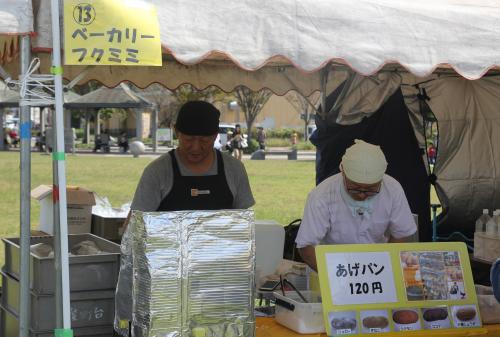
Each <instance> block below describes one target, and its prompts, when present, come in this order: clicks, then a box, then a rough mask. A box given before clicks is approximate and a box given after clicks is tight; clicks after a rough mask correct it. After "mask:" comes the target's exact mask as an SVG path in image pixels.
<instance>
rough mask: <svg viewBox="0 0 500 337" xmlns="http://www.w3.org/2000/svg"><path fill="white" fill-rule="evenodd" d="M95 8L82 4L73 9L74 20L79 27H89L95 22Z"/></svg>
mask: <svg viewBox="0 0 500 337" xmlns="http://www.w3.org/2000/svg"><path fill="white" fill-rule="evenodd" d="M95 15H96V14H95V9H94V6H92V5H90V4H86V3H81V4H78V5H77V6H75V8H74V9H73V19H74V20H75V22H76V23H78V24H79V25H83V26H87V25H90V24H91V23H92V22H94V20H95Z"/></svg>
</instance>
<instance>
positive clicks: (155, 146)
mask: <svg viewBox="0 0 500 337" xmlns="http://www.w3.org/2000/svg"><path fill="white" fill-rule="evenodd" d="M152 124H153V128H152V129H153V132H152V136H153V137H152V138H153V153H156V151H157V150H158V137H157V131H158V105H157V104H154V105H153V123H152Z"/></svg>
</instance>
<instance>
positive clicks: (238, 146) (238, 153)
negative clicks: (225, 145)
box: [231, 124, 243, 160]
mask: <svg viewBox="0 0 500 337" xmlns="http://www.w3.org/2000/svg"><path fill="white" fill-rule="evenodd" d="M242 142H243V133H242V132H241V126H240V125H239V124H236V125H235V129H234V133H233V138H231V147H232V148H233V155H234V156H235V157H236V159H238V160H241V157H242V156H243V145H242Z"/></svg>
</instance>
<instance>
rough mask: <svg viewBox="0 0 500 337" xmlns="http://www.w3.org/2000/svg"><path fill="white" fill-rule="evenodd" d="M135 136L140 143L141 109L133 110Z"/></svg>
mask: <svg viewBox="0 0 500 337" xmlns="http://www.w3.org/2000/svg"><path fill="white" fill-rule="evenodd" d="M135 136H136V138H137V140H139V141H141V142H142V109H141V108H137V109H135Z"/></svg>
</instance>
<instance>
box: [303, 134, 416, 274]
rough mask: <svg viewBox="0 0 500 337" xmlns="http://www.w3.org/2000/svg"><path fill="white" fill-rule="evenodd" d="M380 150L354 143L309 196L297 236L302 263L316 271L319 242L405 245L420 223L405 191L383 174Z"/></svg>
mask: <svg viewBox="0 0 500 337" xmlns="http://www.w3.org/2000/svg"><path fill="white" fill-rule="evenodd" d="M386 168H387V161H386V159H385V156H384V153H383V152H382V150H381V149H380V147H379V146H376V145H373V144H369V143H366V142H364V141H362V140H359V139H356V140H355V141H354V145H352V146H351V147H349V148H348V149H347V150H346V152H345V154H344V156H343V157H342V162H341V164H340V173H337V174H335V175H333V176H331V177H329V178H327V179H325V180H324V181H323V182H321V183H320V184H319V185H318V186H316V188H314V189H313V190H312V191H311V193H309V196H308V198H307V202H306V205H305V208H304V216H303V219H302V224H301V226H300V229H299V232H298V234H297V238H296V240H295V242H296V244H297V248H299V252H300V255H301V256H302V259H303V260H304V262H306V263H307V264H308V265H309V266H310V267H311V268H313V269H314V270H317V266H316V254H315V250H314V249H315V246H316V245H318V244H352V243H386V242H407V241H409V240H410V239H411V236H412V235H413V234H415V232H416V231H417V225H416V223H415V221H414V219H413V215H412V213H411V210H410V206H409V205H408V201H407V200H406V196H405V193H404V191H403V188H402V187H401V185H400V184H399V182H397V181H396V179H394V178H392V177H391V176H389V175H387V174H385V170H386Z"/></svg>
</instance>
